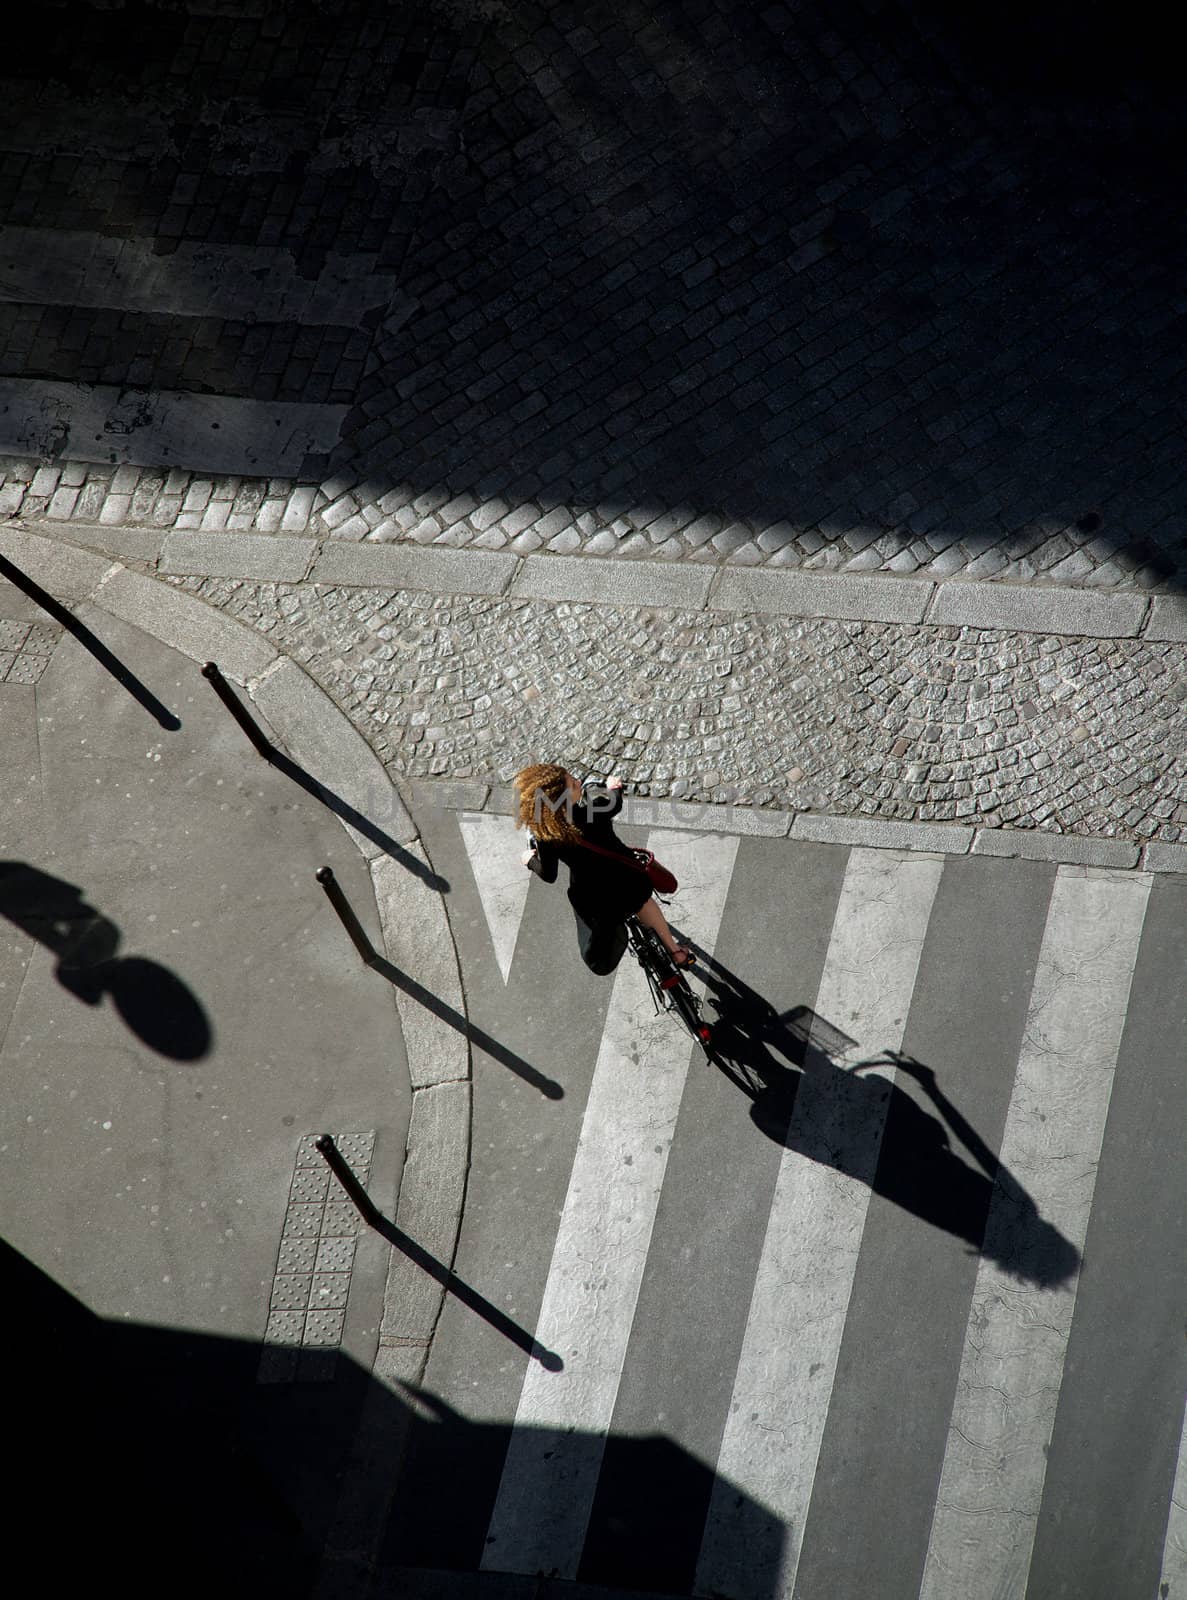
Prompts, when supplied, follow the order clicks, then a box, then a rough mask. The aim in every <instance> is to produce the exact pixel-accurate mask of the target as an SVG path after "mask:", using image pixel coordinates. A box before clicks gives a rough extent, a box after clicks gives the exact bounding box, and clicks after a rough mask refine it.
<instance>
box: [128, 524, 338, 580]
mask: <svg viewBox="0 0 1187 1600" xmlns="http://www.w3.org/2000/svg"><path fill="white" fill-rule="evenodd" d="M316 549H317V546H316V544H315V543H314V541H313V540H312V539H267V538H265V537H264V536H263V535H262V534H237V535H234V536H232V537H230V538H226V539H221V538H219V536H218V535H217V534H212V533H171V534H169V535H168V537H167V538H166V539H165V541H164V543H163V545H162V547H161V552H160V559H159V561H158V562H157V567H158V570H159V571H161V572H200V573H202V574H203V576H205V577H207V578H261V579H265V580H271V581H273V582H277V583H298V582H300V580H301V579H302V578H303V577H304V576H305V574H306V573H307V572H308V571H309V565H310V562H311V561H312V560H313V555H314V552H315V551H316Z"/></svg>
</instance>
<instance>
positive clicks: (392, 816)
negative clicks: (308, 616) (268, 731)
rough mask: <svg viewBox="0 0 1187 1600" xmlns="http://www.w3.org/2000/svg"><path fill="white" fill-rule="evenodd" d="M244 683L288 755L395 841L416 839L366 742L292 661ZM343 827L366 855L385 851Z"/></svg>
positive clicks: (283, 660)
mask: <svg viewBox="0 0 1187 1600" xmlns="http://www.w3.org/2000/svg"><path fill="white" fill-rule="evenodd" d="M249 688H250V691H251V695H252V698H253V699H254V701H255V703H256V704H257V705H258V706H259V707H260V710H261V711H262V712H263V714H264V716H265V717H266V718H267V720H268V723H269V725H270V726H271V727H272V728H273V729H274V730H275V732H276V733H277V735H278V736H279V738H280V739H281V740H283V741H284V743H285V744H286V746H287V747H288V750H289V754H290V755H291V756H292V757H293V759H294V760H295V761H299V762H300V764H301V765H302V766H304V767H305V768H306V769H307V771H308V772H309V775H310V776H311V777H313V778H315V779H317V780H318V781H321V782H324V783H325V785H326V787H327V788H330V789H333V791H334V792H335V793H336V794H338V795H340V797H341V798H342V799H343V800H345V801H346V802H347V804H348V805H351V806H353V807H354V809H355V810H356V811H358V812H359V813H361V814H362V815H363V816H365V817H367V818H368V819H369V820H371V821H373V822H375V823H376V826H378V827H381V828H383V829H384V831H385V832H388V833H390V834H391V835H392V836H393V838H395V839H396V841H397V842H398V843H399V844H410V843H411V842H412V841H413V840H414V839H415V837H416V830H415V828H414V826H413V823H412V819H411V818H410V817H409V815H408V813H407V812H406V811H405V810H404V805H403V802H402V801H401V799H400V797H399V795H398V794H397V793H396V790H395V788H394V786H393V784H392V781H391V779H390V778H389V777H388V775H387V773H386V772H385V771H384V768H383V765H382V763H381V762H380V761H379V759H378V757H377V756H376V755H375V752H374V751H373V750H372V749H371V746H370V745H369V744H368V743H367V741H366V740H365V739H364V738H363V736H362V734H361V733H359V731H358V730H357V729H356V728H355V727H354V725H353V724H352V723H351V722H350V720H349V718H348V717H347V716H346V715H345V714H344V713H343V712H342V711H340V710H339V708H338V707H337V706H336V705H335V704H334V702H333V701H332V700H331V699H330V697H329V695H327V694H326V693H325V691H324V690H322V689H319V688H318V687H317V685H316V684H314V683H313V682H312V681H311V679H310V678H309V677H308V676H307V674H306V673H304V672H303V671H302V670H301V668H300V667H299V666H298V665H297V663H296V662H295V661H293V660H292V659H291V658H290V657H288V656H280V657H278V658H277V660H276V661H275V662H274V663H273V664H272V665H271V666H270V667H269V668H268V669H267V670H266V671H265V672H263V673H262V674H261V675H260V676H258V677H256V678H255V679H254V681H253V682H252V683H251V684H250V685H249ZM377 813H378V815H377ZM343 826H344V827H345V828H346V830H347V832H348V833H349V834H350V836H351V838H352V839H353V840H354V842H355V844H356V845H357V846H358V848H359V850H360V852H361V853H362V855H363V856H365V857H366V858H367V860H373V859H374V858H375V857H376V856H379V855H382V854H383V853H384V850H383V846H382V845H381V844H379V843H377V842H376V841H374V840H372V839H368V838H366V837H365V836H364V835H362V834H360V833H359V832H358V831H357V830H356V829H354V828H352V827H351V826H350V824H349V823H346V822H343Z"/></svg>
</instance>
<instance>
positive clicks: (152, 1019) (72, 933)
mask: <svg viewBox="0 0 1187 1600" xmlns="http://www.w3.org/2000/svg"><path fill="white" fill-rule="evenodd" d="M0 916H4V917H7V918H8V920H9V921H10V922H12V923H14V924H15V925H16V926H17V927H18V928H20V929H21V930H22V931H23V932H24V933H26V934H28V936H29V937H30V938H31V939H35V940H37V942H38V943H39V944H43V945H45V947H46V948H47V949H48V950H50V951H52V953H53V954H54V955H55V956H56V957H57V966H56V967H55V969H54V976H55V977H56V978H57V980H58V982H59V983H60V984H61V985H62V987H63V988H64V989H68V990H69V992H70V993H71V994H72V995H74V997H75V998H76V999H78V1000H81V1001H82V1002H83V1004H84V1005H88V1006H97V1005H98V1004H99V1003H100V1001H101V1000H102V999H103V997H104V995H108V996H110V998H111V1002H112V1004H113V1005H114V1006H115V1009H116V1011H117V1012H118V1013H119V1015H120V1016H121V1017H122V1018H123V1020H124V1022H125V1023H126V1024H127V1025H128V1027H129V1028H130V1029H131V1031H132V1032H133V1033H134V1034H135V1035H136V1037H137V1038H138V1039H139V1040H140V1041H141V1043H142V1044H146V1045H147V1046H148V1047H149V1049H150V1050H155V1051H156V1053H157V1054H158V1055H162V1056H168V1057H169V1058H170V1059H171V1060H173V1061H200V1060H201V1059H202V1058H203V1057H204V1056H206V1055H208V1054H209V1052H210V1047H211V1043H212V1040H213V1031H212V1029H211V1026H210V1021H209V1019H208V1018H207V1015H206V1012H205V1010H204V1009H203V1007H202V1004H201V1002H200V1001H199V1000H198V999H197V998H196V997H195V995H194V994H193V993H192V992H191V991H190V990H189V989H188V988H187V987H186V985H185V984H184V983H183V982H182V980H181V979H180V978H179V977H178V976H177V975H176V973H173V972H170V970H169V969H168V967H163V966H161V965H160V963H159V962H156V961H150V960H149V959H148V958H147V957H145V956H120V955H117V954H116V951H117V950H118V948H119V944H120V940H121V937H122V935H121V933H120V930H119V928H118V927H117V926H116V925H115V923H114V922H112V921H111V919H110V918H109V917H105V916H104V915H103V913H102V912H101V911H97V910H96V909H95V907H94V906H91V905H88V904H87V902H86V900H85V899H84V898H83V894H82V890H81V889H78V888H76V887H75V885H74V884H72V883H67V882H66V881H65V880H64V879H63V878H55V877H54V876H53V875H52V873H48V872H43V871H42V870H41V868H40V867H34V866H30V865H29V863H28V862H25V861H0Z"/></svg>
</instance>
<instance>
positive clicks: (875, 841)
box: [790, 811, 973, 856]
mask: <svg viewBox="0 0 1187 1600" xmlns="http://www.w3.org/2000/svg"><path fill="white" fill-rule="evenodd" d="M790 837H791V838H793V839H810V840H812V841H813V842H814V843H817V844H847V845H857V846H863V847H865V848H867V849H873V850H926V851H929V852H933V853H935V854H937V855H954V856H963V855H967V854H968V851H969V846H970V845H971V844H972V842H973V830H972V828H962V827H960V826H959V825H953V824H950V823H943V822H884V821H882V820H880V819H879V818H874V817H871V818H869V819H868V820H867V819H866V818H864V817H832V816H822V815H817V814H815V813H811V812H806V811H802V812H800V814H799V815H798V816H797V817H796V818H795V821H794V822H793V823H792V825H791V834H790Z"/></svg>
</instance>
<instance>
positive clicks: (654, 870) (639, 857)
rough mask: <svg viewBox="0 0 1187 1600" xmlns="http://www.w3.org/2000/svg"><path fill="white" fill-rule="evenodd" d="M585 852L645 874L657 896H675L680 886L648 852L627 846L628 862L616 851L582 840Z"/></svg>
mask: <svg viewBox="0 0 1187 1600" xmlns="http://www.w3.org/2000/svg"><path fill="white" fill-rule="evenodd" d="M581 843H582V845H583V846H584V848H585V849H586V850H596V851H597V853H598V855H600V856H609V857H610V859H611V861H619V862H621V863H622V865H623V866H624V867H630V866H635V867H638V869H639V871H640V872H645V873H646V874H647V877H648V879H649V881H650V883H651V887H652V888H653V889H654V890H655V892H656V893H657V894H675V893H676V890H677V889H678V888H679V887H680V885H679V884H678V883H677V881H676V876H675V874H674V873H671V872H669V871H668V869H667V867H665V866H664V864H663V862H662V861H657V860H656V859H655V857H654V856H653V855H652V853H651V851H650V850H637V849H635V848H634V847H633V846H628V849H630V852H631V855H633V856H634V857H635V859H634V861H628V860H627V858H626V856H620V855H619V853H618V851H617V850H607V849H606V848H605V846H604V845H600V844H591V843H590V841H589V840H588V839H582V841H581Z"/></svg>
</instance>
